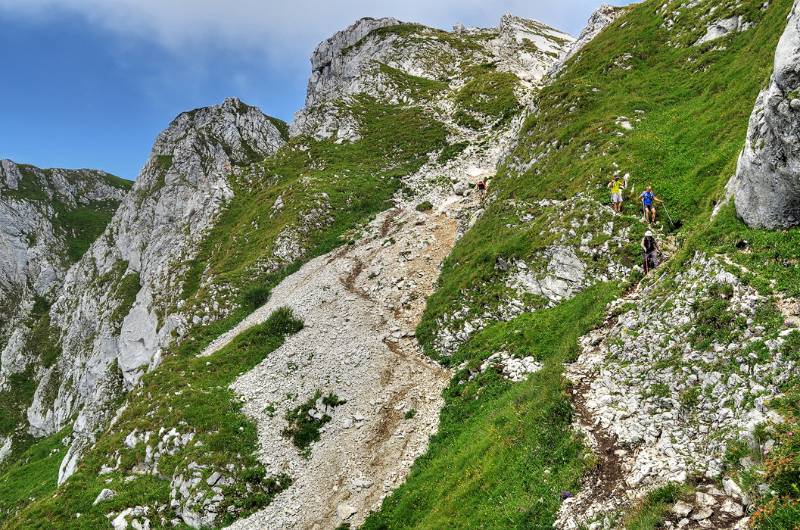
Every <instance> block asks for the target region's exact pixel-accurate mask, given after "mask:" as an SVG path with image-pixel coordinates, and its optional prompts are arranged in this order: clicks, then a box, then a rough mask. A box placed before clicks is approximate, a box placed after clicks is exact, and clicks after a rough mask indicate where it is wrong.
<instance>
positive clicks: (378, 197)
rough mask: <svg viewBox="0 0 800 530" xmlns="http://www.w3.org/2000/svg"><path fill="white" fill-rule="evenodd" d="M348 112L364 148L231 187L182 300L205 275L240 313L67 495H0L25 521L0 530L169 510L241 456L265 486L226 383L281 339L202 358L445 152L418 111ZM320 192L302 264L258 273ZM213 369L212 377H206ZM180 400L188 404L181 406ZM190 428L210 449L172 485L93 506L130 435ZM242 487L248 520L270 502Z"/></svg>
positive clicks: (149, 393)
mask: <svg viewBox="0 0 800 530" xmlns="http://www.w3.org/2000/svg"><path fill="white" fill-rule="evenodd" d="M350 110H351V111H352V112H353V113H354V115H355V116H356V118H357V119H358V121H359V123H360V126H361V135H362V138H363V139H362V140H359V141H356V142H353V143H344V144H335V143H333V142H332V141H316V140H311V139H307V138H298V139H293V140H291V141H290V142H289V143H288V144H287V145H286V146H285V147H284V148H282V149H281V150H280V151H279V152H278V153H277V155H276V156H274V157H271V158H270V159H267V160H266V161H264V162H263V163H260V164H258V165H257V167H255V168H254V169H255V174H254V175H251V176H243V177H241V178H239V179H235V180H234V183H233V185H234V189H235V192H236V194H235V197H234V199H233V200H232V201H231V202H230V203H229V204H228V205H227V207H226V209H225V210H224V211H223V213H222V214H221V217H220V219H219V221H218V223H217V225H216V226H215V228H214V229H213V230H212V231H211V232H210V234H209V235H208V236H207V237H206V239H205V240H204V242H203V243H202V245H201V250H200V254H199V255H198V257H197V258H196V260H195V261H194V264H193V266H192V267H190V269H189V271H188V273H187V281H186V288H185V292H184V294H185V296H186V297H187V298H188V299H189V300H190V302H191V301H196V302H198V303H202V302H203V301H204V300H206V299H207V295H208V293H207V292H205V287H201V283H200V279H201V277H203V275H206V277H207V276H208V275H213V277H214V278H215V282H216V283H217V284H223V285H226V286H229V287H231V288H233V289H234V290H236V291H238V292H240V295H241V301H242V303H241V304H240V305H239V306H238V307H237V308H236V309H235V310H234V311H233V313H232V314H230V315H229V316H228V317H227V318H225V319H224V320H220V321H217V322H214V323H212V324H210V325H208V326H203V327H198V328H195V329H194V330H193V332H192V334H191V336H190V338H189V339H187V340H186V341H184V342H183V343H182V344H181V345H180V346H179V347H176V348H173V351H171V352H167V354H166V358H165V361H164V363H163V364H162V365H161V366H160V367H159V369H157V370H156V371H155V372H154V373H152V374H149V375H148V376H146V377H145V379H144V386H143V388H141V389H139V390H137V391H135V392H134V393H132V394H131V395H130V396H129V398H128V400H127V402H128V409H127V411H126V412H125V414H124V415H123V416H122V418H121V419H120V421H119V423H117V425H116V426H115V428H114V430H113V432H107V433H104V434H103V435H102V436H101V437H100V440H99V442H98V444H97V446H96V447H95V448H94V449H92V450H91V451H90V452H89V454H87V455H86V457H85V459H84V460H83V461H82V463H81V466H80V467H79V470H78V472H77V473H76V474H75V475H74V476H73V478H71V479H70V481H69V482H68V484H67V485H66V486H65V487H63V488H60V489H58V490H57V491H56V492H55V493H53V489H54V486H55V484H53V483H50V482H48V483H46V484H43V485H42V488H41V490H40V491H39V494H40V498H39V499H38V500H37V501H35V502H32V503H30V504H27V502H26V498H25V497H24V496H18V495H11V494H9V497H8V498H3V497H1V496H0V507H2V508H3V509H5V510H10V511H17V512H18V514H17V516H15V517H14V518H12V519H10V520H9V521H7V523H6V524H5V526H2V528H37V527H38V526H37V525H44V524H45V523H44V521H48V522H53V521H56V522H57V523H58V524H59V525H60V526H61V527H70V525H72V526H76V527H81V528H95V527H96V528H104V527H105V525H107V522H106V520H105V514H106V513H108V512H109V511H112V510H114V509H116V510H119V509H122V508H125V507H129V506H135V505H137V504H140V505H141V504H148V503H149V504H150V505H153V504H158V503H168V501H169V497H168V495H169V491H170V489H169V478H170V477H171V473H172V470H174V469H178V467H177V466H179V465H183V466H185V465H186V464H187V463H188V462H190V461H192V460H194V461H196V462H198V463H206V464H209V465H212V466H213V465H214V464H217V465H221V464H222V463H226V462H228V461H230V460H231V455H234V454H240V455H242V456H241V458H240V459H239V460H240V461H237V462H235V463H237V464H241V469H240V471H239V473H240V475H241V476H242V477H253V476H255V477H257V478H258V477H259V475H258V470H259V469H261V470H262V473H263V468H262V467H261V466H260V465H259V464H258V463H257V461H256V460H255V457H254V456H253V449H254V448H255V447H256V435H255V425H254V424H252V422H250V421H249V420H247V419H246V418H245V417H244V416H243V415H242V414H241V413H240V412H239V405H238V404H237V402H236V401H235V399H234V397H233V395H232V393H231V392H230V391H229V390H227V385H228V384H229V383H230V382H231V381H232V380H233V378H234V377H235V376H236V375H238V374H240V373H242V372H244V371H247V370H249V369H250V368H252V366H254V365H255V363H257V362H258V361H260V360H261V359H262V358H263V356H264V355H266V353H268V351H270V350H271V349H273V346H276V345H275V344H274V341H273V342H270V340H272V339H270V337H266V338H267V339H269V340H267V342H266V344H265V345H264V346H263V347H261V346H259V347H257V348H256V347H255V345H254V344H250V342H249V341H250V338H251V335H253V334H255V337H256V338H259V337H260V335H258V333H259V329H260V328H257V329H255V330H253V331H251V332H248V333H246V334H245V335H244V336H242V337H240V338H239V339H238V340H237V342H236V344H235V345H233V346H232V347H228V348H226V349H225V350H223V351H222V352H219V353H217V354H215V355H214V356H213V357H211V358H208V359H202V360H199V359H196V358H195V357H194V355H195V354H196V353H197V352H199V351H201V350H202V349H203V348H204V347H205V346H206V345H207V344H208V343H209V342H210V341H211V340H213V339H214V338H216V337H217V336H219V335H220V334H222V333H224V332H225V331H227V330H228V329H230V328H231V327H233V326H234V325H235V324H236V323H237V322H239V321H240V320H241V319H243V318H244V317H245V316H246V315H247V314H248V313H249V312H250V311H252V310H253V309H254V308H255V307H256V306H257V305H260V303H262V302H263V301H264V299H265V298H267V297H268V295H269V290H270V289H271V288H272V287H274V286H275V285H276V284H277V283H278V282H279V281H280V280H281V279H282V278H283V277H285V276H286V275H288V274H291V273H292V272H294V271H295V270H297V268H298V267H299V266H300V265H301V264H302V263H303V262H304V261H306V260H308V259H310V258H312V257H314V256H316V255H319V254H322V253H324V252H327V251H329V250H331V249H332V248H335V247H336V246H338V245H341V244H343V243H346V242H347V241H348V240H349V239H350V235H349V234H352V231H353V230H357V229H358V227H359V226H360V225H361V224H362V223H365V222H367V221H368V220H369V219H370V218H371V217H372V216H373V215H374V214H376V213H378V212H380V211H382V210H385V209H386V208H388V207H389V206H390V202H389V199H390V198H391V196H392V195H393V194H394V192H395V191H397V190H398V189H399V188H400V187H401V185H402V184H401V177H402V176H404V175H407V174H409V173H411V172H413V171H415V170H417V169H418V168H419V167H420V166H421V165H422V164H423V163H424V162H425V161H426V160H427V159H428V154H429V153H433V154H434V155H436V154H437V153H439V152H440V151H441V150H442V149H443V148H444V147H445V146H446V130H445V128H444V126H443V125H442V124H440V123H439V122H437V121H436V120H433V119H430V117H429V116H428V115H427V114H426V113H425V112H424V111H423V110H421V109H419V108H415V107H409V106H398V105H389V104H383V103H380V102H377V101H375V100H373V99H370V98H361V99H358V100H357V102H356V103H355V104H354V105H353V106H352V108H351V109H350ZM323 193H325V194H327V197H328V198H327V202H328V204H329V208H328V207H327V206H326V207H325V208H326V210H325V212H326V213H325V216H324V218H325V219H326V221H325V222H322V223H320V224H318V225H315V226H312V227H311V228H310V230H309V231H308V233H306V234H304V237H303V243H304V244H305V246H306V249H307V250H306V251H305V252H304V253H303V255H302V256H301V257H300V258H299V259H298V260H296V261H295V262H293V263H288V264H283V266H282V267H280V268H279V269H278V270H276V271H264V272H261V273H258V272H257V271H258V264H259V263H261V262H262V261H264V260H266V259H268V258H269V257H270V256H271V255H272V250H273V245H274V243H275V240H276V238H277V237H278V235H279V234H280V233H281V231H282V230H283V229H284V228H286V227H291V226H297V225H299V224H301V219H302V216H303V215H304V214H306V213H307V212H308V211H309V210H310V209H312V208H320V207H322V205H323V204H324V203H323V202H321V201H320V197H321V194H323ZM278 196H282V198H283V201H284V205H285V206H284V208H283V209H282V210H281V211H280V212H278V213H277V214H276V215H274V216H273V214H272V211H271V208H270V207H271V206H272V204H274V202H275V200H276V198H277V197H278ZM259 341H261V338H259ZM241 344H245V345H247V347H246V348H243V347H241V346H240V345H241ZM207 361H210V362H211V363H212V364H211V366H212V367H213V368H208V367H206V364H205V363H206V362H207ZM218 363H220V366H219V367H218V368H217V364H218ZM163 389H170V391H169V392H164V391H163ZM175 392H181V393H182V394H180V395H179V396H178V395H176V394H175ZM181 407H183V408H184V409H185V410H181ZM182 421H183V422H186V423H185V424H184V427H182V428H180V427H179V430H181V431H184V430H186V429H191V430H193V431H195V432H197V433H198V438H196V440H198V439H202V440H203V443H204V446H203V448H202V449H200V447H199V446H198V447H196V448H193V446H191V445H190V446H189V447H188V448H187V449H186V450H184V451H181V452H180V453H178V456H177V457H176V458H175V459H170V460H169V461H168V462H167V463H166V465H160V466H159V469H160V471H161V473H162V474H163V475H164V476H166V477H167V480H159V479H157V478H154V477H142V478H139V479H137V480H136V481H134V482H133V483H131V484H130V485H127V486H126V487H125V488H124V494H121V495H119V496H118V497H116V498H115V499H114V500H113V501H110V502H108V503H104V504H103V505H102V506H100V507H98V508H93V507H92V506H91V502H92V501H93V500H94V498H95V497H96V496H97V494H98V493H99V491H100V490H101V489H102V488H103V487H114V486H113V485H111V486H107V484H106V483H105V479H106V478H108V475H106V476H103V477H102V478H101V477H98V475H97V471H98V470H99V468H100V467H101V466H102V465H103V464H111V463H113V462H111V460H112V459H111V455H113V454H114V453H115V451H118V450H120V449H122V439H124V437H125V436H126V435H127V434H128V433H129V432H131V431H132V430H133V429H134V428H139V429H140V430H142V429H150V430H154V431H157V430H158V429H159V427H161V426H165V427H167V428H170V427H172V426H177V425H178V424H180V422H182ZM44 443H47V442H46V441H41V442H39V443H38V444H36V445H35V446H34V447H33V450H38V449H37V448H38V447H39V445H40V444H44ZM143 450H144V449H143V446H142V445H139V447H138V451H134V450H125V449H122V451H121V452H122V454H123V456H124V458H123V464H124V465H123V467H122V468H121V470H120V471H119V472H117V473H115V474H114V475H111V476H113V477H115V479H116V480H118V479H119V477H121V476H124V475H125V474H126V472H127V473H129V472H130V470H131V469H132V467H133V466H134V465H135V464H136V463H137V462H139V461H141V459H142V458H143V454H142V452H143ZM56 460H58V461H56ZM59 464H60V459H48V460H47V462H41V463H39V464H38V465H40V466H48V467H47V473H50V474H51V475H52V476H56V475H57V471H58V465H59ZM252 469H255V470H256V472H255V474H254V473H253V472H252V471H250V470H252ZM19 471H20V469H19V468H16V467H12V468H10V469H7V470H5V472H6V473H8V474H7V475H6V476H5V477H4V478H2V479H0V480H2V481H3V482H0V485H1V484H4V483H5V481H9V482H8V483H9V484H11V483H13V480H18V479H19V475H18V473H19ZM3 472H4V470H2V469H0V473H3ZM240 478H241V477H240ZM246 482H247V479H246V478H242V480H241V481H240V482H239V484H238V486H237V487H239V488H240V489H242V491H233V492H228V494H226V498H230V499H232V502H234V503H236V504H235V505H236V507H237V509H240V510H241V512H240V514H246V513H249V512H251V511H254V510H256V509H258V508H259V507H261V506H263V505H264V504H266V503H267V502H269V500H270V498H271V497H270V495H261V494H257V493H256V494H253V493H247V492H245V491H244V490H243V488H244V487H245V483H246ZM118 491H119V490H118ZM272 493H274V491H273V492H272ZM226 502H227V501H226ZM26 504H27V505H26ZM76 512H80V513H81V514H82V516H81V518H80V521H78V520H77V519H75V515H74V514H75V513H76ZM151 519H152V518H151ZM156 522H157V521H156V520H153V523H156ZM48 524H49V523H48Z"/></svg>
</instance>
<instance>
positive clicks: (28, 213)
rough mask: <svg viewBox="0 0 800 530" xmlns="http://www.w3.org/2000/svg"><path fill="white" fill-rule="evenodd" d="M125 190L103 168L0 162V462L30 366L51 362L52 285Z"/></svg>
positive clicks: (20, 409)
mask: <svg viewBox="0 0 800 530" xmlns="http://www.w3.org/2000/svg"><path fill="white" fill-rule="evenodd" d="M130 185H131V183H129V182H127V181H125V180H122V179H119V178H117V177H114V176H112V175H109V174H108V173H104V172H102V171H93V170H65V169H39V168H36V167H34V166H30V165H25V164H16V163H14V162H12V161H11V160H2V161H0V352H2V353H0V402H2V403H3V408H4V410H5V411H6V413H5V416H4V418H3V421H2V427H0V447H3V450H2V451H0V453H2V456H0V461H2V460H3V459H4V458H5V457H6V456H8V454H9V452H10V450H11V446H12V438H11V436H10V435H11V434H12V433H13V432H14V431H15V430H16V429H17V428H18V427H19V422H20V420H21V419H22V416H23V414H24V410H25V407H27V406H28V405H29V404H30V400H31V399H32V395H31V394H32V391H33V389H32V388H31V381H30V378H31V375H32V371H33V368H34V366H36V365H39V364H41V363H51V362H52V361H53V359H52V357H53V355H54V353H55V352H54V350H53V349H52V348H50V347H49V344H48V343H49V334H50V322H49V315H48V314H47V310H48V308H49V306H50V304H51V303H52V302H53V301H54V300H55V298H56V297H57V295H58V286H59V285H60V284H61V282H62V281H63V279H64V276H65V274H66V271H67V269H68V268H69V266H70V265H71V264H72V263H74V262H75V261H77V260H78V259H79V258H80V256H81V255H82V254H83V252H84V251H85V250H86V249H87V248H88V247H89V245H90V244H91V242H92V241H93V240H94V238H95V237H97V236H98V235H99V234H100V233H101V232H102V231H103V229H104V228H105V226H106V224H107V223H108V222H109V221H110V219H111V216H112V215H113V212H114V210H115V209H116V208H117V206H118V205H119V203H120V202H121V200H122V198H123V197H124V196H125V194H126V193H127V190H128V189H130Z"/></svg>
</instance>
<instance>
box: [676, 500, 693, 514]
mask: <svg viewBox="0 0 800 530" xmlns="http://www.w3.org/2000/svg"><path fill="white" fill-rule="evenodd" d="M672 512H673V513H675V514H676V515H678V516H680V517H686V516H687V515H689V514H690V513H692V505H691V504H688V503H685V502H683V501H678V502H676V503H675V506H673V507H672Z"/></svg>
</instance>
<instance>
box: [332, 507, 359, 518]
mask: <svg viewBox="0 0 800 530" xmlns="http://www.w3.org/2000/svg"><path fill="white" fill-rule="evenodd" d="M356 512H357V510H356V509H355V508H354V507H353V506H351V505H349V504H345V503H342V504H339V505H338V506H337V507H336V515H338V516H339V519H340V520H342V521H346V520H347V519H350V518H351V517H352V516H354V515H355V514H356Z"/></svg>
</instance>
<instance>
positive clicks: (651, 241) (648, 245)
mask: <svg viewBox="0 0 800 530" xmlns="http://www.w3.org/2000/svg"><path fill="white" fill-rule="evenodd" d="M644 248H645V252H647V253H648V254H650V253H651V252H653V251H654V250H655V249H656V240H655V238H654V237H653V236H647V237H645V238H644Z"/></svg>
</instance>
